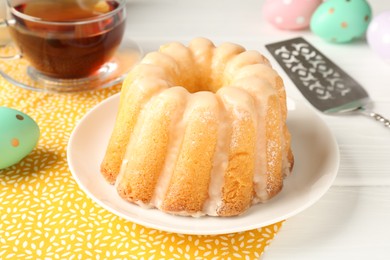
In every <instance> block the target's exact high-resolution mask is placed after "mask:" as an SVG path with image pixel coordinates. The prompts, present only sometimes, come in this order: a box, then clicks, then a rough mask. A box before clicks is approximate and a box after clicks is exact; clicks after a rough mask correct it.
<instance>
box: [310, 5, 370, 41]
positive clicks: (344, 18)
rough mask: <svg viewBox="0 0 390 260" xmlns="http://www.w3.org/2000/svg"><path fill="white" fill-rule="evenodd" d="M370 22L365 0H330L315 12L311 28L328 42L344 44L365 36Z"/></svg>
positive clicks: (368, 9) (368, 6)
mask: <svg viewBox="0 0 390 260" xmlns="http://www.w3.org/2000/svg"><path fill="white" fill-rule="evenodd" d="M370 20H371V7H370V5H369V4H368V3H367V1H365V0H328V1H326V2H324V3H323V4H321V5H320V6H319V7H318V8H317V10H316V11H315V12H314V14H313V16H312V18H311V22H310V28H311V30H312V31H313V32H314V33H315V34H317V35H318V36H320V37H321V38H323V39H325V40H327V41H331V42H337V43H343V42H349V41H352V40H353V39H356V38H359V37H361V36H362V35H364V34H365V32H366V30H367V27H368V25H369V22H370Z"/></svg>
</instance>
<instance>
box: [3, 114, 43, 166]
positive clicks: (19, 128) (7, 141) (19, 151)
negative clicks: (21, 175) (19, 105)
mask: <svg viewBox="0 0 390 260" xmlns="http://www.w3.org/2000/svg"><path fill="white" fill-rule="evenodd" d="M39 135H40V131H39V127H38V125H37V123H36V122H35V121H34V120H33V119H32V118H31V117H29V116H28V115H26V114H24V113H22V112H20V111H18V110H15V109H12V108H8V107H0V169H4V168H7V167H9V166H11V165H14V164H16V163H18V162H19V161H21V160H22V159H23V158H24V157H26V156H27V155H28V154H29V153H30V152H31V151H32V150H33V149H34V147H35V146H36V144H37V143H38V139H39Z"/></svg>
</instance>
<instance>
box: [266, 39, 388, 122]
mask: <svg viewBox="0 0 390 260" xmlns="http://www.w3.org/2000/svg"><path fill="white" fill-rule="evenodd" d="M266 48H267V49H268V51H269V52H270V53H271V54H272V56H273V57H274V58H275V59H276V61H277V62H278V63H279V64H280V66H281V67H282V68H283V69H284V70H285V71H286V73H287V75H288V76H289V77H290V78H291V80H292V81H293V82H294V84H295V85H296V86H297V87H298V89H299V90H300V92H301V93H302V94H303V96H304V97H305V98H306V99H307V100H308V101H309V102H310V103H311V104H312V105H313V106H314V107H315V108H317V109H318V110H320V111H322V112H324V113H328V114H330V113H342V112H351V111H356V112H360V113H361V114H363V115H366V116H369V117H371V118H373V119H375V120H377V121H379V122H381V123H383V124H384V125H385V126H386V127H388V128H390V120H389V119H386V118H385V117H383V116H382V115H380V114H377V113H375V112H373V111H371V110H370V109H369V108H368V106H369V104H370V98H369V96H368V93H367V91H366V90H365V89H364V88H363V87H362V86H361V85H360V84H359V83H358V82H356V81H355V80H354V79H353V78H351V77H350V76H349V75H348V74H347V73H346V72H345V71H343V70H342V69H341V68H340V67H338V66H337V65H336V64H334V63H333V62H332V61H331V60H329V59H328V58H327V57H326V56H325V55H324V54H322V53H321V52H320V51H318V50H317V49H316V48H315V47H314V46H313V45H311V44H310V43H308V42H307V41H306V40H305V39H303V38H301V37H298V38H294V39H290V40H287V41H281V42H276V43H272V44H267V45H266Z"/></svg>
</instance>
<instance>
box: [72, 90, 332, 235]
mask: <svg viewBox="0 0 390 260" xmlns="http://www.w3.org/2000/svg"><path fill="white" fill-rule="evenodd" d="M118 104H119V94H116V95H114V96H112V97H110V98H108V99H107V100H105V101H103V102H102V103H100V104H99V105H97V106H96V107H95V108H94V109H92V110H91V111H90V112H89V113H88V114H86V115H85V117H84V118H83V119H82V120H81V121H80V122H79V123H78V125H77V126H76V128H75V129H74V131H73V133H72V135H71V137H70V140H69V144H68V163H69V168H70V170H71V172H72V174H73V176H74V178H75V179H76V181H77V182H78V184H79V185H80V187H81V189H83V190H84V191H85V192H86V193H87V194H88V195H89V196H90V197H91V198H92V199H93V200H94V201H95V202H96V203H98V204H99V205H101V206H102V207H104V208H106V209H107V210H109V211H111V212H112V213H114V214H116V215H118V216H121V217H123V218H125V219H127V220H129V221H132V222H135V223H138V224H141V225H144V226H146V227H151V228H155V229H159V230H164V231H169V232H175V233H184V234H209V235H210V234H225V233H233V232H239V231H245V230H250V229H255V228H259V227H263V226H266V225H270V224H273V223H276V222H278V221H281V220H284V219H286V218H288V217H291V216H293V215H295V214H297V213H299V212H301V211H302V210H304V209H306V208H307V207H309V206H310V205H312V204H313V203H315V202H316V201H317V200H318V199H319V198H320V197H321V196H322V195H323V194H324V193H325V192H326V191H327V190H328V188H329V187H330V186H331V184H332V183H333V180H334V179H335V177H336V174H337V170H338V166H339V151H338V146H337V143H336V141H335V138H334V137H333V135H332V134H331V132H330V130H329V129H328V127H327V126H326V125H325V123H324V122H323V121H322V120H321V119H320V118H319V117H318V116H317V114H316V113H315V112H314V111H313V110H312V109H310V108H308V107H306V106H304V105H302V104H301V103H298V102H295V101H293V100H291V99H289V100H288V108H289V114H288V126H289V129H290V131H291V134H292V149H293V152H294V155H295V166H294V171H293V174H292V175H290V176H289V177H288V178H287V179H286V180H285V185H284V187H283V190H282V192H281V193H279V194H278V195H277V196H276V197H274V198H273V199H272V200H270V201H269V202H267V203H265V204H259V205H255V206H252V207H251V208H250V209H249V210H248V211H247V212H246V213H245V214H243V215H242V216H238V217H228V218H221V217H201V218H192V217H181V216H173V215H169V214H165V213H163V212H161V211H159V210H156V209H144V208H141V207H139V206H137V205H134V204H132V203H129V202H127V201H125V200H123V199H122V198H120V197H119V195H118V194H117V192H116V190H115V188H114V186H111V185H109V184H108V183H106V181H105V180H104V178H103V177H102V175H101V174H100V171H99V168H100V163H101V161H102V159H103V156H104V153H105V149H106V146H107V143H108V139H109V137H110V135H111V132H112V129H113V125H114V120H115V116H116V112H117V109H118Z"/></svg>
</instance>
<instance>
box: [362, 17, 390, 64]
mask: <svg viewBox="0 0 390 260" xmlns="http://www.w3.org/2000/svg"><path fill="white" fill-rule="evenodd" d="M367 42H368V45H369V46H370V47H371V49H372V50H373V51H374V52H375V53H376V54H378V56H379V57H380V58H382V59H384V60H385V61H386V62H387V63H388V64H390V11H386V12H383V13H380V14H378V15H376V16H375V17H374V18H373V19H372V21H371V23H370V25H369V26H368V29H367Z"/></svg>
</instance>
